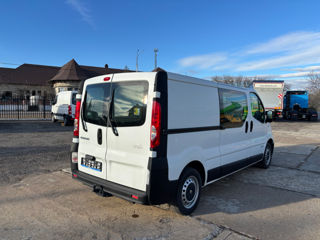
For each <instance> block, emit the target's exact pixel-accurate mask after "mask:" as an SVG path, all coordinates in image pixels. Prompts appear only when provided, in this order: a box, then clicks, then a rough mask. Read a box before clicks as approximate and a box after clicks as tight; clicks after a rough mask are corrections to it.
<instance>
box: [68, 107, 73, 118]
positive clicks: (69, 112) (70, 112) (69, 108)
mask: <svg viewBox="0 0 320 240" xmlns="http://www.w3.org/2000/svg"><path fill="white" fill-rule="evenodd" d="M68 115H69V116H71V115H72V111H71V105H68Z"/></svg>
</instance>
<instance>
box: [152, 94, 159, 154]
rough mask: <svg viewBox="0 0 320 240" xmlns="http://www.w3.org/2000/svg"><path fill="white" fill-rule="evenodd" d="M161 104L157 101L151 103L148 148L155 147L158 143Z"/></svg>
mask: <svg viewBox="0 0 320 240" xmlns="http://www.w3.org/2000/svg"><path fill="white" fill-rule="evenodd" d="M160 128H161V106H160V103H159V102H157V101H155V100H154V101H153V104H152V119H151V129H150V148H156V147H158V146H159V144H160Z"/></svg>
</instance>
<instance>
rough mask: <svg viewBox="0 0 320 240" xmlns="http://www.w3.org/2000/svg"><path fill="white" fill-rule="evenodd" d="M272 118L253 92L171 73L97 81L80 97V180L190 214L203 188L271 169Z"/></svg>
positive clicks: (75, 148) (75, 151)
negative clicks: (255, 170)
mask: <svg viewBox="0 0 320 240" xmlns="http://www.w3.org/2000/svg"><path fill="white" fill-rule="evenodd" d="M271 119H272V116H271V115H270V114H269V113H268V114H266V113H265V110H264V107H263V104H262V102H261V100H260V98H259V97H258V95H257V94H256V92H255V91H254V90H253V89H244V88H236V87H232V86H228V85H224V84H218V83H215V82H211V81H206V80H201V79H196V78H192V77H188V76H183V75H178V74H173V73H167V72H164V71H159V72H139V73H119V74H111V75H104V76H98V77H94V78H91V79H88V80H86V81H85V82H84V83H83V86H80V90H79V94H78V95H77V105H76V117H75V130H74V138H73V145H72V148H71V151H72V159H71V169H72V176H73V178H75V179H78V180H80V181H82V182H84V183H86V184H88V185H90V186H92V187H93V189H94V191H95V192H98V193H100V194H105V193H111V194H113V195H116V196H119V197H122V198H125V199H127V200H129V201H133V202H139V203H144V204H161V203H165V202H169V203H173V204H175V205H176V206H177V208H178V209H179V211H180V212H181V213H182V214H190V213H192V212H193V210H194V209H195V208H196V206H197V204H198V202H199V198H200V193H201V188H202V187H204V186H206V185H208V184H210V183H212V182H214V181H216V180H218V179H220V178H222V177H225V176H228V175H230V174H232V173H234V172H236V171H238V170H240V169H243V168H246V167H248V166H251V165H253V164H258V165H259V166H261V167H263V168H268V167H269V165H270V162H271V159H272V152H273V147H274V142H273V139H272V133H271V126H270V123H269V122H271Z"/></svg>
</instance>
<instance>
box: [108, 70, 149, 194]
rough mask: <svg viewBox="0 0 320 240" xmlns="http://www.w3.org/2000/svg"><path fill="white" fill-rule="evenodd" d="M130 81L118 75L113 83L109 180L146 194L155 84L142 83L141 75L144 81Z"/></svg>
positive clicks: (109, 134) (109, 128)
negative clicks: (151, 87)
mask: <svg viewBox="0 0 320 240" xmlns="http://www.w3.org/2000/svg"><path fill="white" fill-rule="evenodd" d="M131 76H133V75H131ZM131 76H130V77H131ZM137 76H139V75H137ZM126 77H128V75H126V74H123V75H120V74H119V75H115V76H114V79H113V83H112V91H111V99H112V100H111V104H110V120H111V124H112V126H110V127H108V129H107V154H106V159H107V180H108V181H112V182H115V183H117V184H121V185H124V186H127V187H131V188H134V189H138V190H141V191H145V190H146V184H147V182H148V179H149V171H148V160H149V156H150V121H151V111H152V107H150V106H152V94H151V91H150V86H153V82H152V83H151V82H149V81H147V80H143V79H141V75H140V80H138V79H137V80H135V78H133V79H132V78H130V79H131V80H130V81H128V80H126ZM153 77H154V75H153ZM127 79H128V78H127ZM119 80H120V81H119ZM152 90H153V89H152ZM148 96H149V97H148ZM150 96H151V97H150Z"/></svg>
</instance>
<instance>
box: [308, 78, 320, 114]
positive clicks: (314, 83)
mask: <svg viewBox="0 0 320 240" xmlns="http://www.w3.org/2000/svg"><path fill="white" fill-rule="evenodd" d="M308 90H309V93H310V95H309V106H310V107H313V108H315V109H317V110H318V111H320V74H318V73H315V72H311V73H310V74H309V75H308Z"/></svg>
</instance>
